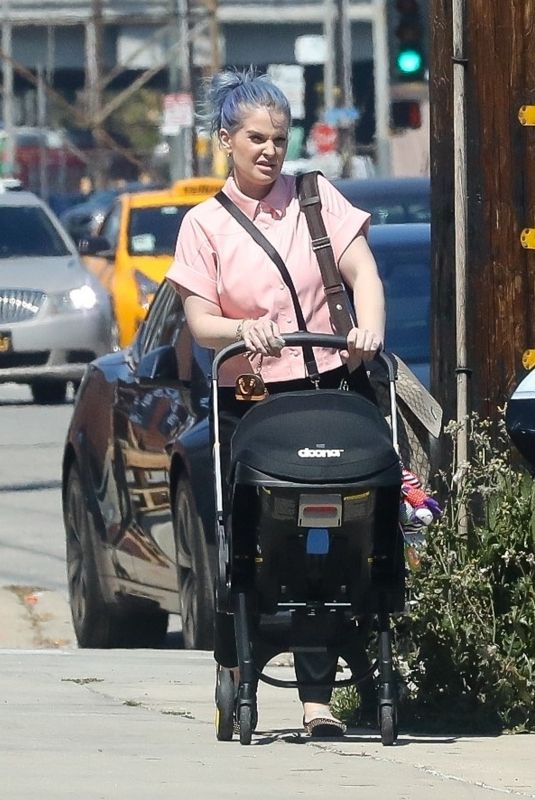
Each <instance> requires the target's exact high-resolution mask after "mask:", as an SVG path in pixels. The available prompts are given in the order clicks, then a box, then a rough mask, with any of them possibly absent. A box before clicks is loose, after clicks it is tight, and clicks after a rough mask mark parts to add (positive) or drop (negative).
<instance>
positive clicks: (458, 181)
mask: <svg viewBox="0 0 535 800" xmlns="http://www.w3.org/2000/svg"><path fill="white" fill-rule="evenodd" d="M465 8H466V6H465V0H453V3H452V10H453V58H452V61H453V164H454V199H453V207H454V214H455V340H456V341H455V350H456V363H457V367H456V370H455V372H456V376H457V381H456V383H457V421H458V422H459V423H460V427H459V428H458V430H457V465H456V466H457V475H458V483H459V484H460V485H459V489H460V490H461V491H460V494H461V496H462V482H463V480H464V475H463V472H464V465H465V464H466V463H467V462H468V410H469V405H468V378H469V375H470V370H469V368H468V364H467V361H466V357H467V353H466V312H467V309H466V229H467V202H466V179H467V175H466V114H465V111H466V92H465V70H466V64H467V59H466V57H465V54H464V26H465ZM458 528H459V533H460V534H461V535H466V533H467V514H466V506H465V504H464V503H461V504H460V508H459V518H458Z"/></svg>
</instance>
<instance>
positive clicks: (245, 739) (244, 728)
mask: <svg viewBox="0 0 535 800" xmlns="http://www.w3.org/2000/svg"><path fill="white" fill-rule="evenodd" d="M239 720H240V744H251V737H252V735H253V713H252V708H251V706H240V708H239Z"/></svg>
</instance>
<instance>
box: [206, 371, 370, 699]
mask: <svg viewBox="0 0 535 800" xmlns="http://www.w3.org/2000/svg"><path fill="white" fill-rule="evenodd" d="M343 380H347V382H348V385H349V389H350V390H351V391H355V392H358V393H359V394H362V395H363V396H364V397H366V398H367V399H368V400H371V401H372V402H373V403H376V402H377V401H376V398H375V394H374V391H373V389H372V387H371V385H370V382H369V380H368V376H367V375H366V371H365V369H364V367H363V366H360V367H359V368H358V369H356V370H354V371H353V372H352V373H351V374H349V373H348V370H347V368H346V367H339V368H338V369H335V370H331V371H330V372H324V373H323V374H322V375H321V377H320V387H321V388H322V389H337V388H338V387H339V386H340V383H341V382H342V381H343ZM267 388H268V391H269V394H270V395H273V394H279V393H281V392H296V391H304V390H306V389H310V388H312V384H311V382H310V380H309V379H308V378H303V379H299V380H292V381H283V382H278V383H271V384H267ZM249 408H250V404H249V403H248V402H244V401H241V400H236V398H235V396H234V388H230V387H229V388H227V387H221V388H220V389H219V426H220V427H219V438H220V453H221V472H222V475H223V481H224V482H225V480H226V478H227V475H228V470H229V464H230V440H231V438H232V434H233V433H234V430H235V428H236V425H237V424H238V422H239V420H240V419H241V417H243V415H244V414H245V413H246V412H247V411H248V410H249ZM223 504H224V507H225V508H226V506H227V504H228V493H225V497H224V498H223ZM355 630H356V629H355ZM214 641H215V643H214V657H215V660H216V661H217V663H218V664H221V666H223V667H235V666H236V665H237V663H238V656H237V654H236V641H235V636H234V618H233V616H232V615H231V614H217V613H216V615H215V636H214ZM350 650H351V661H352V667H353V672H357V673H363V672H364V671H365V670H366V668H367V666H368V663H369V662H368V656H367V653H366V647H365V635H364V634H360V635H358V634H357V633H356V634H355V638H354V641H352V642H351V645H350ZM337 661H338V657H337V655H333V654H331V653H328V652H325V653H322V652H311V653H295V654H294V664H295V674H296V677H297V680H298V681H299V683H302V684H303V686H302V687H300V688H299V699H300V700H301V702H302V703H322V704H325V705H327V704H328V703H329V702H330V699H331V693H332V685H333V683H334V681H335V676H336V665H337ZM314 684H321V685H318V686H315V685H314Z"/></svg>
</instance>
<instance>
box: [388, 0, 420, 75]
mask: <svg viewBox="0 0 535 800" xmlns="http://www.w3.org/2000/svg"><path fill="white" fill-rule="evenodd" d="M396 9H397V12H398V18H397V26H396V28H395V34H396V37H397V40H398V44H397V52H396V69H397V74H398V78H399V79H400V80H404V81H414V80H422V78H423V77H424V74H425V53H424V43H423V36H424V30H423V24H422V14H421V8H420V0H396Z"/></svg>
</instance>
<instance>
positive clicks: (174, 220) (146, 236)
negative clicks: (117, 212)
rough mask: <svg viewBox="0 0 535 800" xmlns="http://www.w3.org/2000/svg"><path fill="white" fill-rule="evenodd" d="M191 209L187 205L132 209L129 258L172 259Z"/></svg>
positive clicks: (129, 230)
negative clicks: (164, 256) (185, 219)
mask: <svg viewBox="0 0 535 800" xmlns="http://www.w3.org/2000/svg"><path fill="white" fill-rule="evenodd" d="M190 208H191V206H184V205H167V206H154V207H145V208H132V209H131V210H130V221H129V227H128V253H129V255H131V256H143V255H145V256H158V255H166V256H167V255H170V256H172V255H173V253H174V252H175V245H176V237H177V234H178V229H179V227H180V223H181V222H182V220H183V218H184V215H185V213H186V212H187V211H189V209H190Z"/></svg>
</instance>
